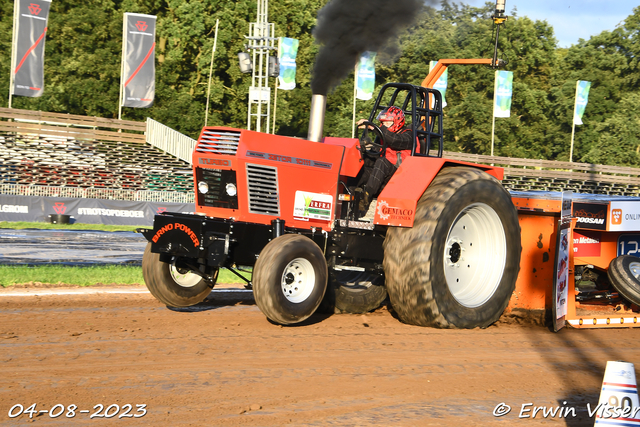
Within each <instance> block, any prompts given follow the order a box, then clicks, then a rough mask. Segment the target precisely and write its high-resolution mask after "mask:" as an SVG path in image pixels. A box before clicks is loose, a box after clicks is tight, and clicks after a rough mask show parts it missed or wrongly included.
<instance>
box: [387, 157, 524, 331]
mask: <svg viewBox="0 0 640 427" xmlns="http://www.w3.org/2000/svg"><path fill="white" fill-rule="evenodd" d="M520 252H521V245H520V225H519V222H518V214H517V212H516V209H515V207H514V205H513V203H512V202H511V197H510V196H509V193H507V191H506V190H505V189H504V188H503V187H502V185H501V184H500V182H498V181H497V180H496V179H495V178H493V177H492V176H490V175H489V174H487V173H485V172H483V171H481V170H479V169H475V168H469V167H448V168H445V169H443V170H442V171H440V173H439V174H438V175H437V176H436V178H435V179H434V180H433V182H432V183H431V185H429V187H428V188H427V190H426V191H425V192H424V194H423V195H422V197H421V198H420V200H419V201H418V206H417V209H416V216H415V221H414V224H413V227H412V228H402V227H392V228H390V229H389V231H388V232H387V236H386V239H385V242H384V253H385V258H384V262H383V265H384V271H385V277H386V286H387V291H388V292H389V298H390V300H391V305H392V306H393V308H394V310H395V311H396V313H397V314H398V316H399V317H400V319H401V320H402V321H403V322H406V323H410V324H413V325H420V326H435V327H440V328H475V327H481V328H485V327H487V326H489V325H490V324H491V323H493V322H495V321H496V320H498V318H499V317H500V315H501V314H502V312H503V311H504V309H505V308H506V307H507V304H508V303H509V299H510V298H511V294H512V292H513V290H514V288H515V282H516V278H517V276H518V271H519V269H520Z"/></svg>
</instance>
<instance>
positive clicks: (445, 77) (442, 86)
mask: <svg viewBox="0 0 640 427" xmlns="http://www.w3.org/2000/svg"><path fill="white" fill-rule="evenodd" d="M437 63H438V61H431V62H429V72H431V70H433V68H434V67H435V66H436V64H437ZM448 84H449V69H448V68H447V69H446V70H444V73H443V74H442V75H441V76H440V78H439V79H438V81H437V82H436V84H434V85H433V88H434V89H437V90H438V91H440V93H441V94H442V108H444V107H446V106H447V101H446V100H445V94H446V93H447V85H448Z"/></svg>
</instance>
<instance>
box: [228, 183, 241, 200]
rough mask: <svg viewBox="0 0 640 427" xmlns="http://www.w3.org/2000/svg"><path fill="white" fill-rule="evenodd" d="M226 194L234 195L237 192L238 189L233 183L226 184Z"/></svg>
mask: <svg viewBox="0 0 640 427" xmlns="http://www.w3.org/2000/svg"><path fill="white" fill-rule="evenodd" d="M226 190H227V194H228V195H229V196H231V197H233V196H235V195H236V194H237V193H238V189H237V188H236V186H235V185H233V184H231V183H230V184H227V186H226Z"/></svg>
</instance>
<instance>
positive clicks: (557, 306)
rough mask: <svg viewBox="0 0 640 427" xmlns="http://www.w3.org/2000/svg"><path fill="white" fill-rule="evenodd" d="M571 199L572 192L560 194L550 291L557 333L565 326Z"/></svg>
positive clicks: (567, 298) (567, 295)
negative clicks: (560, 200)
mask: <svg viewBox="0 0 640 427" xmlns="http://www.w3.org/2000/svg"><path fill="white" fill-rule="evenodd" d="M572 199H573V192H572V191H563V192H562V207H561V212H560V214H561V217H560V220H559V221H558V233H557V240H556V259H555V263H554V264H555V270H554V274H553V289H552V291H551V298H552V299H553V302H552V303H551V312H552V314H553V330H554V332H558V331H559V330H560V329H562V328H563V327H564V326H565V321H566V317H567V307H568V305H569V298H575V296H574V295H569V269H570V267H571V265H570V263H569V254H570V252H571V243H572V237H571V212H572V209H571V205H572V201H573V200H572Z"/></svg>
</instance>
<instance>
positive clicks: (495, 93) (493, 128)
mask: <svg viewBox="0 0 640 427" xmlns="http://www.w3.org/2000/svg"><path fill="white" fill-rule="evenodd" d="M497 98H498V70H496V74H495V78H494V82H493V124H492V125H491V157H493V146H494V144H495V136H496V99H497Z"/></svg>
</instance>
